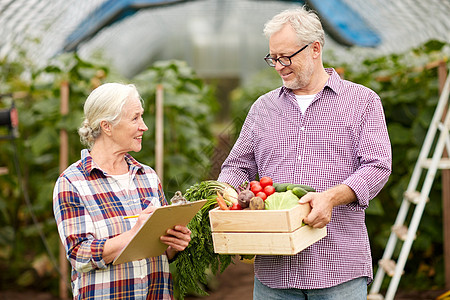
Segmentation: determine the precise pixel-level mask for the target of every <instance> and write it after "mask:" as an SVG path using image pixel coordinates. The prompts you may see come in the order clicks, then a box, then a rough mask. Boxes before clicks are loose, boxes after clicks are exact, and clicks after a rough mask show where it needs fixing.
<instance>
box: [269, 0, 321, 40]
mask: <svg viewBox="0 0 450 300" xmlns="http://www.w3.org/2000/svg"><path fill="white" fill-rule="evenodd" d="M286 24H289V25H291V26H292V28H293V29H294V30H295V32H296V33H297V38H298V42H299V45H300V44H308V43H311V42H314V41H319V43H320V44H321V45H322V47H323V45H324V44H325V32H324V30H323V28H322V23H321V22H320V19H319V16H318V15H317V14H316V13H315V12H314V11H312V10H307V9H306V7H305V6H303V7H301V8H295V9H287V10H285V11H283V12H281V13H279V14H277V15H276V16H274V17H273V18H272V19H271V20H270V21H268V22H267V23H266V24H265V25H264V35H265V36H266V37H267V38H270V37H271V36H272V34H274V33H276V32H278V31H280V30H281V29H282V28H283V27H284V25H286Z"/></svg>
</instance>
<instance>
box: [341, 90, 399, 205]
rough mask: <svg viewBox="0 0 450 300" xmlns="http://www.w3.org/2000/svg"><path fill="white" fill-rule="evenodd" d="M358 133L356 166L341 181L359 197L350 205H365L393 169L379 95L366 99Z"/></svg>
mask: <svg viewBox="0 0 450 300" xmlns="http://www.w3.org/2000/svg"><path fill="white" fill-rule="evenodd" d="M359 136H360V139H359V143H358V148H357V155H358V160H359V166H358V168H357V169H356V171H355V172H354V173H353V174H352V175H350V176H349V177H348V178H347V179H346V180H345V181H344V182H343V183H344V184H346V185H348V186H349V187H350V188H351V189H352V190H353V191H354V192H355V194H356V197H357V199H358V201H357V203H351V204H349V206H350V207H352V206H353V207H355V208H356V206H359V207H360V208H361V209H366V208H367V207H368V206H369V201H370V200H371V199H373V198H374V197H375V196H376V195H377V194H378V193H379V192H380V191H381V189H382V188H383V186H384V185H385V184H386V182H387V181H388V179H389V176H390V174H391V172H392V150H391V143H390V140H389V135H388V131H387V126H386V122H385V116H384V112H383V108H382V105H381V101H380V100H379V98H375V99H373V101H369V102H368V105H367V107H366V111H365V114H364V115H363V118H362V122H361V128H360V135H359ZM356 209H357V208H356Z"/></svg>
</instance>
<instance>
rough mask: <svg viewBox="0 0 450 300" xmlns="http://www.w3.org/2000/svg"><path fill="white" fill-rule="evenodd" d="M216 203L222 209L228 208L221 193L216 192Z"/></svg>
mask: <svg viewBox="0 0 450 300" xmlns="http://www.w3.org/2000/svg"><path fill="white" fill-rule="evenodd" d="M216 200H217V204H219V207H220V209H222V210H229V209H230V208H229V207H228V206H227V204H226V203H225V200H224V199H223V197H222V195H221V194H220V193H219V192H217V198H216Z"/></svg>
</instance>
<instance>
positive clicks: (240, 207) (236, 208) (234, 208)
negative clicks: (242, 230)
mask: <svg viewBox="0 0 450 300" xmlns="http://www.w3.org/2000/svg"><path fill="white" fill-rule="evenodd" d="M230 209H231V210H241V209H242V206H241V205H240V204H239V203H233V206H231V207H230Z"/></svg>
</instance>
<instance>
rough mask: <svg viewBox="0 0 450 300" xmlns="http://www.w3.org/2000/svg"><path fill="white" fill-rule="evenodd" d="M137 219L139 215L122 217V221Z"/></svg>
mask: <svg viewBox="0 0 450 300" xmlns="http://www.w3.org/2000/svg"><path fill="white" fill-rule="evenodd" d="M137 217H139V215H135V216H126V217H123V218H124V219H131V218H137Z"/></svg>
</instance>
